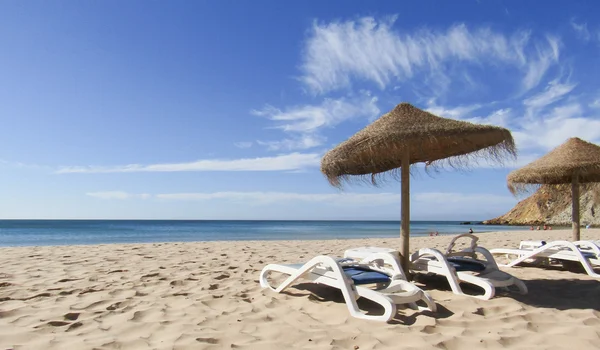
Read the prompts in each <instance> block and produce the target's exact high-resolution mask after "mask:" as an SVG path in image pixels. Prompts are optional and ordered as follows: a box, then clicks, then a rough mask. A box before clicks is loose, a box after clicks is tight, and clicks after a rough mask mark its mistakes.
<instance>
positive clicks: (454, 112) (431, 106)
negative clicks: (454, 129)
mask: <svg viewBox="0 0 600 350" xmlns="http://www.w3.org/2000/svg"><path fill="white" fill-rule="evenodd" d="M479 108H481V105H479V104H474V105H467V106H458V107H451V108H449V107H444V106H438V105H437V104H436V103H435V100H429V101H428V107H427V109H426V110H427V111H428V112H430V113H433V114H435V115H437V116H439V117H442V118H452V119H464V118H466V117H467V116H468V115H469V114H470V113H471V112H473V111H475V110H477V109H479Z"/></svg>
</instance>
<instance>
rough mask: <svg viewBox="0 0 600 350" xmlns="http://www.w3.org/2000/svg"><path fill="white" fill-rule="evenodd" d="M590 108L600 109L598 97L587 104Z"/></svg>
mask: <svg viewBox="0 0 600 350" xmlns="http://www.w3.org/2000/svg"><path fill="white" fill-rule="evenodd" d="M589 107H590V108H600V97H599V98H597V99H595V100H594V101H592V102H591V103H590V104H589Z"/></svg>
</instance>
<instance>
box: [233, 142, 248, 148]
mask: <svg viewBox="0 0 600 350" xmlns="http://www.w3.org/2000/svg"><path fill="white" fill-rule="evenodd" d="M233 145H234V146H235V147H237V148H250V147H252V145H253V143H252V142H250V141H242V142H235V143H234V144H233Z"/></svg>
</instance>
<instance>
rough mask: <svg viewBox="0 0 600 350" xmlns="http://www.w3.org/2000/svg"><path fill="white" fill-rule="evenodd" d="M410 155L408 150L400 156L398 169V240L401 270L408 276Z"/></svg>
mask: <svg viewBox="0 0 600 350" xmlns="http://www.w3.org/2000/svg"><path fill="white" fill-rule="evenodd" d="M409 158H410V153H409V151H408V150H406V151H405V152H404V154H403V155H402V163H401V164H402V165H401V168H400V174H401V177H400V180H401V191H402V199H401V202H400V206H401V207H400V220H401V222H402V226H401V227H402V229H401V230H400V239H401V241H402V250H401V251H400V258H401V259H402V268H403V269H404V272H405V273H406V277H407V278H410V277H409V275H408V268H409V264H410V261H409V254H410V247H409V244H410V182H409V181H410V159H409Z"/></svg>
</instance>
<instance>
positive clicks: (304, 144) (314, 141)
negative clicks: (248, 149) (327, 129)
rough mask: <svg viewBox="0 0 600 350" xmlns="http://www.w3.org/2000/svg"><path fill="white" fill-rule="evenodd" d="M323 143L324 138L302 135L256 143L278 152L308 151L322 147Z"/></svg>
mask: <svg viewBox="0 0 600 350" xmlns="http://www.w3.org/2000/svg"><path fill="white" fill-rule="evenodd" d="M325 141H326V138H325V137H323V136H319V135H311V134H304V135H300V136H298V137H294V138H287V139H283V140H279V141H257V142H256V143H258V144H259V145H262V146H266V147H267V149H268V150H270V151H280V150H305V149H310V148H314V147H318V146H320V145H322V144H323V143H324V142H325Z"/></svg>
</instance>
